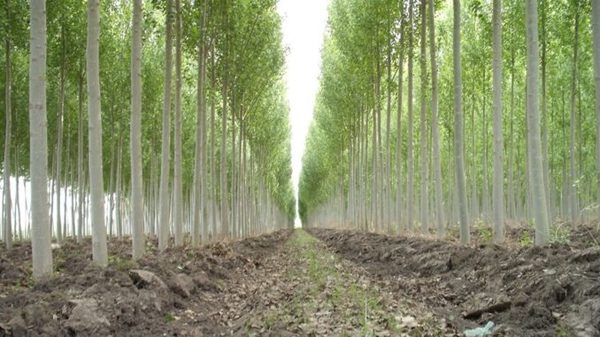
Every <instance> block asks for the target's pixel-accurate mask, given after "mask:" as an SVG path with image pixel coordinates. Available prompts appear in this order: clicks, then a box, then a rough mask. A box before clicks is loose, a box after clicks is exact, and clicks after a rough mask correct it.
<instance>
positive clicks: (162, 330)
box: [0, 226, 600, 337]
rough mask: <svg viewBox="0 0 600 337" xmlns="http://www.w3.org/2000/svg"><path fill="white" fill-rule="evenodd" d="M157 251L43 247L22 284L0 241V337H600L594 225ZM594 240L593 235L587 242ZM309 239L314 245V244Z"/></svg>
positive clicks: (126, 245) (327, 233) (296, 238)
mask: <svg viewBox="0 0 600 337" xmlns="http://www.w3.org/2000/svg"><path fill="white" fill-rule="evenodd" d="M309 233H310V234H312V236H311V235H309V234H308V233H307V232H305V231H302V230H296V231H279V232H276V233H272V234H269V235H264V236H260V237H256V238H250V239H245V240H241V241H235V242H219V243H215V244H211V245H208V246H204V247H201V248H187V247H186V248H172V249H169V250H167V251H165V252H163V253H159V252H158V251H157V249H156V241H155V240H149V242H148V244H147V251H148V254H147V255H146V256H145V257H144V258H142V259H141V260H139V261H138V262H133V261H132V260H131V256H130V249H131V242H130V241H129V240H128V239H123V240H116V239H114V240H110V242H109V256H110V257H109V267H108V268H104V269H102V268H98V267H95V266H94V264H93V263H92V262H91V242H90V240H89V239H88V240H84V241H83V242H81V243H77V242H74V241H69V240H67V241H66V242H64V243H63V244H62V246H61V247H60V248H58V249H55V250H54V251H53V255H54V262H55V273H54V275H53V277H52V278H50V279H48V280H46V281H43V282H36V283H34V282H33V281H32V278H31V262H30V259H31V249H30V245H29V244H27V243H21V244H19V243H17V244H16V245H15V247H14V248H13V249H11V250H8V251H7V250H5V249H4V248H0V337H4V336H11V337H20V336H144V337H149V336H443V337H450V336H463V331H464V330H465V329H469V328H475V327H479V326H483V325H485V324H486V323H487V322H489V321H492V322H494V323H495V324H496V328H495V330H494V336H517V337H521V336H524V337H527V336H559V337H566V336H581V337H588V336H600V275H599V274H600V249H599V248H598V245H597V243H595V240H596V239H595V238H596V237H599V236H600V233H599V231H598V228H597V227H596V226H593V227H579V228H573V229H570V230H569V231H568V232H565V233H568V236H564V235H562V234H561V235H562V236H558V237H559V238H560V240H557V242H556V243H554V244H552V245H551V246H549V247H545V248H537V247H521V246H522V244H523V242H524V241H526V240H525V239H526V238H527V237H528V235H529V234H530V233H529V232H528V229H521V230H514V231H513V230H511V231H509V235H508V236H509V242H507V245H506V246H504V247H499V246H495V245H491V244H488V243H485V242H486V238H487V236H488V234H487V233H486V232H485V231H482V232H479V231H478V230H477V229H476V230H475V231H474V233H473V237H474V238H475V240H477V242H478V243H477V244H476V245H473V246H470V247H464V246H460V245H458V244H457V243H455V242H450V241H437V240H434V239H432V238H423V237H391V236H386V235H380V234H369V233H357V232H351V231H335V230H323V229H320V230H318V229H311V230H310V231H309ZM592 237H594V238H592ZM316 238H318V239H320V240H317V239H316Z"/></svg>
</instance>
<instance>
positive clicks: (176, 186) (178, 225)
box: [173, 0, 183, 246]
mask: <svg viewBox="0 0 600 337" xmlns="http://www.w3.org/2000/svg"><path fill="white" fill-rule="evenodd" d="M180 3H181V1H180V0H175V41H176V45H175V78H176V79H175V168H174V181H173V194H174V199H173V212H174V214H173V225H174V227H175V246H181V245H183V204H182V203H183V200H182V199H183V182H182V177H181V174H182V164H181V86H182V79H181V29H182V26H181V25H182V22H181V5H180Z"/></svg>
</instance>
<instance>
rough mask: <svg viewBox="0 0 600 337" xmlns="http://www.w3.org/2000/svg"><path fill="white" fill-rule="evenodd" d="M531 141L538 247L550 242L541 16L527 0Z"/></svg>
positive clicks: (528, 114)
mask: <svg viewBox="0 0 600 337" xmlns="http://www.w3.org/2000/svg"><path fill="white" fill-rule="evenodd" d="M526 21H527V141H528V151H527V153H528V158H529V165H530V169H531V172H530V174H529V188H530V190H531V194H532V199H533V215H534V220H535V244H536V245H544V244H546V243H547V242H548V239H549V236H550V235H549V226H548V212H547V209H546V193H545V189H544V177H543V164H542V144H541V140H540V118H539V107H538V105H539V102H538V73H539V69H538V66H539V59H538V58H539V46H538V13H537V1H536V0H527V10H526Z"/></svg>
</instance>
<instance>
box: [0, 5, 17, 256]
mask: <svg viewBox="0 0 600 337" xmlns="http://www.w3.org/2000/svg"><path fill="white" fill-rule="evenodd" d="M6 17H7V18H9V17H10V3H9V0H6ZM6 26H7V28H8V31H7V33H6V36H5V47H6V50H5V52H6V59H5V62H6V63H5V65H4V66H5V71H6V82H5V84H4V85H5V87H4V90H5V100H4V104H6V111H5V112H4V116H5V118H6V124H5V127H4V163H3V166H4V167H3V169H4V170H3V171H4V172H3V177H2V179H3V182H4V209H3V214H4V222H3V227H2V228H3V229H4V232H3V233H2V236H3V238H4V244H5V245H6V249H10V248H11V247H12V241H13V234H12V200H11V196H10V165H11V164H10V144H11V141H10V139H11V131H12V121H11V119H12V116H11V115H12V107H11V89H12V88H11V87H12V79H11V60H10V57H11V55H10V48H11V46H10V25H9V24H7V25H6ZM17 188H18V187H17Z"/></svg>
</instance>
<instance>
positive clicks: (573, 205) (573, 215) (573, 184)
mask: <svg viewBox="0 0 600 337" xmlns="http://www.w3.org/2000/svg"><path fill="white" fill-rule="evenodd" d="M575 6H576V8H575V38H574V41H573V66H572V72H571V121H570V125H569V218H570V220H571V222H572V223H575V221H577V218H578V213H579V211H578V209H577V172H576V168H575V151H576V149H575V148H576V146H577V144H576V142H577V141H576V135H575V134H576V132H575V128H576V125H575V124H576V116H577V63H578V60H579V59H578V52H579V50H578V49H579V5H578V3H577V4H575Z"/></svg>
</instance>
